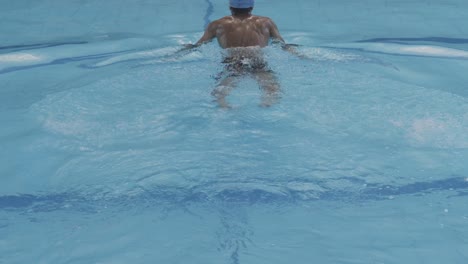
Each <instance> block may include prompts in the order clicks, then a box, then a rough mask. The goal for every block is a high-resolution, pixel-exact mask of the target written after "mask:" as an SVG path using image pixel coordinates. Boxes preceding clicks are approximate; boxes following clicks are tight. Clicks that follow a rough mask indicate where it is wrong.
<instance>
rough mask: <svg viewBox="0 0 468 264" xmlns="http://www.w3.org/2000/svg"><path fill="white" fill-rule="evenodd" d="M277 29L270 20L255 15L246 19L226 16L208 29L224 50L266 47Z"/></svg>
mask: <svg viewBox="0 0 468 264" xmlns="http://www.w3.org/2000/svg"><path fill="white" fill-rule="evenodd" d="M275 29H276V25H275V24H274V23H273V21H272V20H271V19H270V18H268V17H262V16H253V15H251V16H248V17H245V18H239V17H234V16H226V17H223V18H221V19H218V20H216V21H214V22H212V23H211V24H210V25H209V28H208V30H210V31H212V32H214V34H215V35H216V38H217V40H218V43H219V45H220V46H221V47H222V48H235V47H251V46H260V47H265V46H267V45H268V42H269V40H270V37H271V36H272V32H271V31H274V30H275ZM276 30H277V29H276Z"/></svg>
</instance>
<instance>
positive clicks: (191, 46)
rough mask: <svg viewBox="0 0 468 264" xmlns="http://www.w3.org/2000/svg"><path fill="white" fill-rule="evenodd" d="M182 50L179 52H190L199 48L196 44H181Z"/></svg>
mask: <svg viewBox="0 0 468 264" xmlns="http://www.w3.org/2000/svg"><path fill="white" fill-rule="evenodd" d="M182 46H183V48H182V49H181V50H180V51H183V50H192V49H195V48H198V47H200V45H197V44H191V43H190V44H183V45H182Z"/></svg>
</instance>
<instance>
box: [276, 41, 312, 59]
mask: <svg viewBox="0 0 468 264" xmlns="http://www.w3.org/2000/svg"><path fill="white" fill-rule="evenodd" d="M272 44H273V45H278V46H280V47H281V49H283V50H284V51H287V52H289V53H291V54H293V55H294V56H297V57H299V58H301V59H307V57H306V56H305V55H304V54H301V53H300V52H299V51H298V50H297V47H300V45H298V44H286V43H285V42H283V41H280V40H273V41H272Z"/></svg>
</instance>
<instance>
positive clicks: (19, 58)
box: [0, 53, 41, 63]
mask: <svg viewBox="0 0 468 264" xmlns="http://www.w3.org/2000/svg"><path fill="white" fill-rule="evenodd" d="M40 60H41V57H40V56H37V55H34V54H29V53H12V54H5V55H0V63H21V62H31V61H40Z"/></svg>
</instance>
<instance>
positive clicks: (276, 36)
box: [269, 19, 304, 58]
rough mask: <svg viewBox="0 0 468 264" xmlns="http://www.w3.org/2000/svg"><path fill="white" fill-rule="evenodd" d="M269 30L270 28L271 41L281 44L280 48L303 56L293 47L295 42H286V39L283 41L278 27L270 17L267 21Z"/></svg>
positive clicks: (300, 56)
mask: <svg viewBox="0 0 468 264" xmlns="http://www.w3.org/2000/svg"><path fill="white" fill-rule="evenodd" d="M269 26H270V28H269V30H270V38H271V40H272V42H273V43H277V44H279V45H281V48H282V49H283V50H285V51H287V52H289V53H291V54H293V55H296V56H298V57H299V58H304V55H302V54H300V53H299V52H298V51H297V50H296V48H295V47H297V46H298V45H297V44H286V41H284V39H283V37H282V36H281V34H280V33H279V30H278V27H277V26H276V24H275V22H273V20H271V19H270V21H269Z"/></svg>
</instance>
